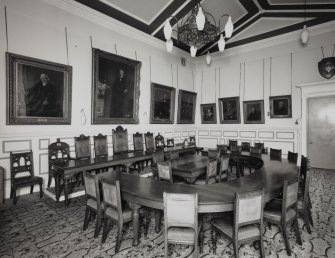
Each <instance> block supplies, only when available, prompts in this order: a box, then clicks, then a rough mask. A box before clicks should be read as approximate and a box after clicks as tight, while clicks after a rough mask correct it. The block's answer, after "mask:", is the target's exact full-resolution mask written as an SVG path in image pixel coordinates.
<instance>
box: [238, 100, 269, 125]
mask: <svg viewBox="0 0 335 258" xmlns="http://www.w3.org/2000/svg"><path fill="white" fill-rule="evenodd" d="M243 118H244V123H245V124H264V100H252V101H243Z"/></svg>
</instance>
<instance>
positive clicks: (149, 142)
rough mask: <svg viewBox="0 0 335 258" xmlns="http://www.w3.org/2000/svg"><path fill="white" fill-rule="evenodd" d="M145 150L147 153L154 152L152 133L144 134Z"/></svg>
mask: <svg viewBox="0 0 335 258" xmlns="http://www.w3.org/2000/svg"><path fill="white" fill-rule="evenodd" d="M144 140H145V150H146V151H147V152H153V151H154V150H155V141H154V135H153V133H150V132H147V133H145V134H144Z"/></svg>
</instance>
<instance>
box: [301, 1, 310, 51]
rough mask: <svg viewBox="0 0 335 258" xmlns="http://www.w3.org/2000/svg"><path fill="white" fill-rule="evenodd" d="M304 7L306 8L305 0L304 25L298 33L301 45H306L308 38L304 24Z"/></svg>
mask: <svg viewBox="0 0 335 258" xmlns="http://www.w3.org/2000/svg"><path fill="white" fill-rule="evenodd" d="M306 8H307V0H305V18H304V27H303V29H302V31H301V33H300V41H301V43H302V44H303V45H306V44H307V42H308V39H309V31H308V28H307V25H306Z"/></svg>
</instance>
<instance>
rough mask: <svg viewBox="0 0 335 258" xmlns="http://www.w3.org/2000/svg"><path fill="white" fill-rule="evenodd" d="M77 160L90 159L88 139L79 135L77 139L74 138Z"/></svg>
mask: <svg viewBox="0 0 335 258" xmlns="http://www.w3.org/2000/svg"><path fill="white" fill-rule="evenodd" d="M74 144H75V149H76V158H77V159H88V158H90V157H91V144H90V137H89V136H85V135H83V134H81V135H80V136H79V137H74Z"/></svg>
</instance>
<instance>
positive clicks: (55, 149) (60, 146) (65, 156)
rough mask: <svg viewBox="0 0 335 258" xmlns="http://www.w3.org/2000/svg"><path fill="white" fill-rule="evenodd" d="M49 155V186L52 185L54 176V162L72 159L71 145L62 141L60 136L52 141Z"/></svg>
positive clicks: (64, 161)
mask: <svg viewBox="0 0 335 258" xmlns="http://www.w3.org/2000/svg"><path fill="white" fill-rule="evenodd" d="M48 157H49V177H48V187H50V185H51V181H52V178H53V177H54V166H53V164H54V163H66V162H67V161H68V160H69V159H70V146H69V145H68V144H67V143H66V142H61V141H60V139H59V138H58V139H57V141H56V142H54V143H51V144H50V145H49V147H48Z"/></svg>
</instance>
